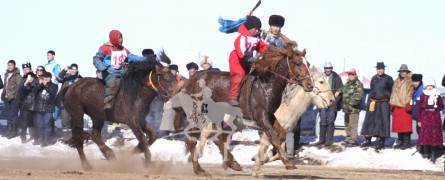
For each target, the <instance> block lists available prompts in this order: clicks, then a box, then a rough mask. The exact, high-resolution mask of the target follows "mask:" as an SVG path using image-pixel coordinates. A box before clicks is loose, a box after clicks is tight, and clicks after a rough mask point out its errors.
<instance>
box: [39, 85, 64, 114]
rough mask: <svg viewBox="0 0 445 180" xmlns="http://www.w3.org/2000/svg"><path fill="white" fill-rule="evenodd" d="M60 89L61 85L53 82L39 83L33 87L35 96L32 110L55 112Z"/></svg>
mask: <svg viewBox="0 0 445 180" xmlns="http://www.w3.org/2000/svg"><path fill="white" fill-rule="evenodd" d="M58 89H59V87H58V86H57V85H56V84H54V83H52V82H49V83H47V84H46V85H43V84H38V85H37V86H35V87H34V88H33V89H32V92H33V93H34V96H35V99H34V107H33V109H32V110H33V111H37V112H46V113H52V112H54V106H55V103H56V95H57V91H58Z"/></svg>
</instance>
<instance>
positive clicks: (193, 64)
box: [186, 62, 199, 70]
mask: <svg viewBox="0 0 445 180" xmlns="http://www.w3.org/2000/svg"><path fill="white" fill-rule="evenodd" d="M186 67H187V70H190V69H192V68H195V69H196V70H198V69H199V67H198V64H196V63H194V62H191V63H188V64H187V65H186Z"/></svg>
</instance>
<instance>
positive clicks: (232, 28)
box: [218, 0, 261, 34]
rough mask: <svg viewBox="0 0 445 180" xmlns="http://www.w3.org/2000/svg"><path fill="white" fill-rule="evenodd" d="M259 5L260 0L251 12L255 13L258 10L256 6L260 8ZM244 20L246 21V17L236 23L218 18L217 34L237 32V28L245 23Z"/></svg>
mask: <svg viewBox="0 0 445 180" xmlns="http://www.w3.org/2000/svg"><path fill="white" fill-rule="evenodd" d="M260 4H261V0H259V1H258V2H257V3H256V4H255V6H254V7H253V9H252V11H251V12H253V11H255V10H256V9H257V8H258V6H260ZM246 20H247V17H243V18H240V19H239V20H237V21H234V20H228V19H223V18H221V17H219V19H218V23H219V24H220V25H221V27H219V32H222V33H226V34H230V33H234V32H237V31H238V27H239V26H241V24H243V23H244V22H246Z"/></svg>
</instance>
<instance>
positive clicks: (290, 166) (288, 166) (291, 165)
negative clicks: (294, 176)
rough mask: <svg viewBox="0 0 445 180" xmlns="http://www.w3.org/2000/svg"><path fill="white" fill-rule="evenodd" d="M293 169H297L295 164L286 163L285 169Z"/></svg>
mask: <svg viewBox="0 0 445 180" xmlns="http://www.w3.org/2000/svg"><path fill="white" fill-rule="evenodd" d="M293 169H297V166H295V164H289V165H286V170H293Z"/></svg>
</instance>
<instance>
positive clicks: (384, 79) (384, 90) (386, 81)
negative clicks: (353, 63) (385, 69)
mask: <svg viewBox="0 0 445 180" xmlns="http://www.w3.org/2000/svg"><path fill="white" fill-rule="evenodd" d="M393 84H394V81H393V80H392V77H391V76H389V75H387V74H382V76H380V77H379V76H378V75H374V76H373V77H372V79H371V91H370V92H369V98H370V99H375V100H383V99H388V100H389V99H390V98H391V90H392V86H393Z"/></svg>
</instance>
